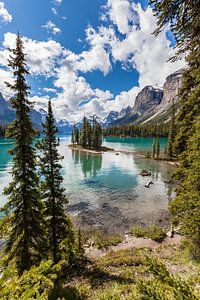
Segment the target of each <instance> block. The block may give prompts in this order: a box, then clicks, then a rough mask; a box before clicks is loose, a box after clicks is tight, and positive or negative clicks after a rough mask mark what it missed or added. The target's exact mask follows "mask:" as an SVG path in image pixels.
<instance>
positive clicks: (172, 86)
mask: <svg viewBox="0 0 200 300" xmlns="http://www.w3.org/2000/svg"><path fill="white" fill-rule="evenodd" d="M183 71H184V69H180V70H178V71H176V72H174V73H173V74H171V75H169V76H168V77H167V78H166V81H165V83H164V85H163V89H160V88H155V87H152V86H150V85H148V86H145V87H144V88H143V89H142V90H141V92H139V94H138V95H137V97H136V99H135V103H134V105H133V107H132V109H131V110H130V111H128V113H126V114H125V115H124V116H123V117H119V115H118V116H117V117H116V118H115V120H114V121H113V122H112V123H110V124H109V125H110V126H111V125H122V124H128V123H141V124H143V123H151V122H154V123H155V122H156V123H162V122H165V121H167V120H168V119H169V116H170V112H169V110H170V108H171V105H172V103H173V101H174V103H175V105H176V107H178V97H177V95H178V91H179V89H180V87H181V84H182V77H183Z"/></svg>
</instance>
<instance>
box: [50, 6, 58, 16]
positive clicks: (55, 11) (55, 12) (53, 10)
mask: <svg viewBox="0 0 200 300" xmlns="http://www.w3.org/2000/svg"><path fill="white" fill-rule="evenodd" d="M51 11H52V13H53V14H54V15H57V14H58V12H57V10H56V8H55V7H52V9H51Z"/></svg>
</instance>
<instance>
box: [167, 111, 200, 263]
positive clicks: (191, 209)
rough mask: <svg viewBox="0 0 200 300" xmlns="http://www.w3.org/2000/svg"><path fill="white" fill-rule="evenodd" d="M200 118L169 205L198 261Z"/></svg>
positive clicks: (174, 219) (199, 240) (199, 249)
mask: <svg viewBox="0 0 200 300" xmlns="http://www.w3.org/2000/svg"><path fill="white" fill-rule="evenodd" d="M199 133H200V116H199V117H198V118H197V119H196V121H195V124H194V133H193V135H192V136H191V137H190V138H189V140H188V146H187V155H186V157H187V165H188V168H183V167H182V165H181V166H180V168H181V173H182V176H183V180H182V182H181V185H180V186H179V187H178V189H177V191H176V193H177V196H176V198H175V199H174V200H173V201H172V202H171V204H170V210H171V213H172V218H173V219H172V220H173V222H174V224H175V225H177V224H181V230H182V232H183V233H184V235H185V236H187V237H188V239H189V240H190V241H191V242H192V243H191V250H192V254H193V255H194V257H195V258H198V259H200V134H199ZM181 163H182V162H181Z"/></svg>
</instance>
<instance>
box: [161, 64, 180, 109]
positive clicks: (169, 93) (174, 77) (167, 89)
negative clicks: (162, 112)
mask: <svg viewBox="0 0 200 300" xmlns="http://www.w3.org/2000/svg"><path fill="white" fill-rule="evenodd" d="M183 72H184V69H180V70H178V71H176V72H174V73H173V74H171V75H169V76H168V77H167V78H166V81H165V83H164V85H163V92H164V93H163V99H162V101H161V105H162V106H169V105H172V103H173V101H174V102H177V100H178V97H177V96H178V92H179V89H180V87H181V84H182V80H183Z"/></svg>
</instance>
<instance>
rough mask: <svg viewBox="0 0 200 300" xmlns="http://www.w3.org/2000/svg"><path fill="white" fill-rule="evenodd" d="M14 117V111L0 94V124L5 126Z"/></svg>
mask: <svg viewBox="0 0 200 300" xmlns="http://www.w3.org/2000/svg"><path fill="white" fill-rule="evenodd" d="M14 117H15V111H14V110H13V109H12V108H11V107H10V106H9V103H8V102H7V101H6V100H5V99H4V98H3V96H2V94H1V93H0V124H2V125H7V124H9V123H10V122H12V120H13V119H14Z"/></svg>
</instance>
